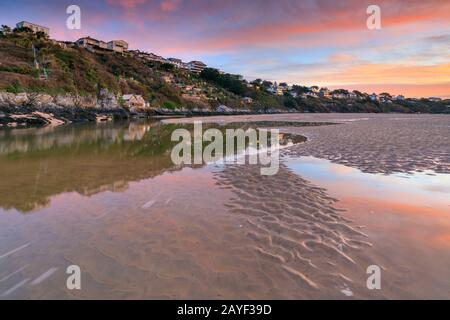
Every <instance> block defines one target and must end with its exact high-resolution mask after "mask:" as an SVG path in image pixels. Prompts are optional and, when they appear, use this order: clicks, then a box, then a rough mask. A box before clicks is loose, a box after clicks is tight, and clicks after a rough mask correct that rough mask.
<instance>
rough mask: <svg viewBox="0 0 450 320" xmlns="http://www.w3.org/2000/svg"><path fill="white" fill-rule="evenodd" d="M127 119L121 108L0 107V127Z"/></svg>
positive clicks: (127, 115)
mask: <svg viewBox="0 0 450 320" xmlns="http://www.w3.org/2000/svg"><path fill="white" fill-rule="evenodd" d="M99 117H100V118H112V119H127V118H128V117H129V114H128V113H127V111H125V110H124V109H122V108H114V109H107V108H98V109H97V108H81V107H71V108H67V107H59V106H56V107H55V106H41V107H38V108H37V107H30V106H1V107H0V127H35V126H46V125H49V124H55V123H56V124H62V123H81V122H96V121H97V119H98V118H99Z"/></svg>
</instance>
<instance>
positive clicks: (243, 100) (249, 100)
mask: <svg viewBox="0 0 450 320" xmlns="http://www.w3.org/2000/svg"><path fill="white" fill-rule="evenodd" d="M242 102H244V103H246V104H251V103H253V99H252V98H250V97H244V98H242Z"/></svg>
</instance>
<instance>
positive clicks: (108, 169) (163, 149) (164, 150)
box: [0, 121, 303, 212]
mask: <svg viewBox="0 0 450 320" xmlns="http://www.w3.org/2000/svg"><path fill="white" fill-rule="evenodd" d="M273 124H274V123H272V125H273ZM265 125H267V124H265ZM250 126H251V124H248V123H245V124H234V125H233V128H236V127H242V128H244V129H245V128H248V127H250ZM181 127H184V128H188V129H190V130H191V129H192V126H190V125H188V126H183V125H180V124H162V123H161V122H152V121H141V122H114V123H102V124H99V125H97V124H81V125H70V126H61V127H54V128H49V127H48V128H47V127H46V128H41V129H27V130H3V131H0V133H1V136H0V168H1V170H0V207H2V208H4V209H12V208H14V209H17V210H19V211H22V212H29V211H32V210H37V209H39V208H42V207H44V206H46V205H48V203H49V199H50V197H51V196H53V195H57V194H60V193H67V192H77V193H79V194H82V195H85V196H91V195H93V194H96V193H99V192H104V191H113V192H121V191H124V190H126V188H127V187H128V183H129V182H130V181H137V180H142V179H147V178H151V177H154V176H156V175H159V174H161V173H163V172H171V171H174V170H179V169H180V168H181V167H180V166H176V165H174V164H173V162H172V160H171V158H170V154H171V150H172V148H173V146H174V145H175V144H176V143H177V142H172V141H171V134H172V132H173V131H174V130H175V129H177V128H181ZM204 127H205V129H207V128H208V126H204ZM229 127H230V126H222V127H221V130H225V128H229ZM288 136H289V135H285V136H282V137H281V143H282V144H286V145H289V144H292V143H293V142H294V143H297V142H301V141H303V138H300V139H298V138H295V137H288Z"/></svg>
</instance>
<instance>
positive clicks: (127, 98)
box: [122, 94, 147, 109]
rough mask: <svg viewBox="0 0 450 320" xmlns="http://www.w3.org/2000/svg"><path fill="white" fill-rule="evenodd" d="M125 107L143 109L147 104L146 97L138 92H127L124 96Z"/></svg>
mask: <svg viewBox="0 0 450 320" xmlns="http://www.w3.org/2000/svg"><path fill="white" fill-rule="evenodd" d="M122 99H123V102H124V104H125V107H127V108H130V109H131V108H137V109H143V108H145V107H146V106H147V103H146V102H145V100H144V98H143V97H142V96H141V95H138V94H125V95H123V96H122Z"/></svg>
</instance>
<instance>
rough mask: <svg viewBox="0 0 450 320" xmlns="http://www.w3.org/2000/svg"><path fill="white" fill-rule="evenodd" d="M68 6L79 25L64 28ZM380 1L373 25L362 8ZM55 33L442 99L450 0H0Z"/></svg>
mask: <svg viewBox="0 0 450 320" xmlns="http://www.w3.org/2000/svg"><path fill="white" fill-rule="evenodd" d="M70 4H77V5H79V6H80V7H81V12H82V20H81V23H82V25H81V26H82V29H81V30H68V29H67V28H66V19H67V17H68V15H67V14H66V12H65V11H66V7H67V6H68V5H70ZM370 4H377V5H379V6H380V7H381V21H382V28H381V30H368V28H367V26H366V20H367V17H368V14H367V13H366V9H367V7H368V5H370ZM21 20H27V21H30V22H34V23H37V24H41V25H45V26H48V27H50V36H51V38H55V39H58V40H76V39H78V38H80V37H82V36H87V35H89V36H92V37H94V38H98V39H102V40H107V41H109V40H112V39H123V40H126V41H127V42H129V44H130V49H140V50H145V51H148V52H154V53H156V54H160V55H163V56H165V57H178V58H182V59H183V60H185V61H190V60H194V59H195V60H202V61H204V62H205V63H207V64H208V65H209V66H211V67H215V68H219V69H222V70H224V71H226V72H230V73H238V74H242V75H244V77H245V78H246V79H249V80H253V79H255V78H263V79H268V80H272V81H273V80H275V81H279V82H280V81H286V82H288V83H289V84H294V83H295V84H301V85H307V86H311V85H318V86H326V87H329V88H340V87H342V88H347V89H358V90H362V91H366V92H369V93H371V92H378V93H380V92H383V91H387V92H391V93H392V94H404V95H406V96H410V97H422V96H440V97H450V1H449V0H428V1H423V0H404V1H392V0H375V1H363V0H348V1H337V0H305V1H302V0H276V1H274V0H247V1H245V0H220V1H219V0H96V1H93V0H89V1H85V0H71V1H61V0H57V1H56V0H54V1H45V0H40V1H39V0H35V1H28V0H20V1H9V0H0V23H1V24H8V25H10V26H14V25H15V24H16V22H18V21H21Z"/></svg>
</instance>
